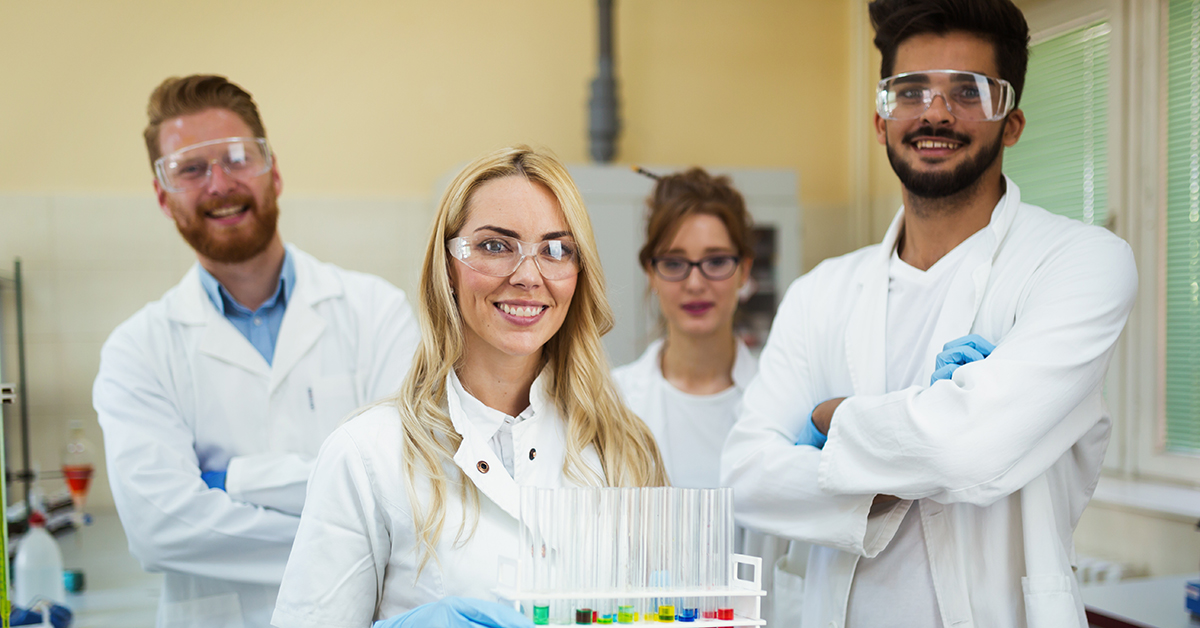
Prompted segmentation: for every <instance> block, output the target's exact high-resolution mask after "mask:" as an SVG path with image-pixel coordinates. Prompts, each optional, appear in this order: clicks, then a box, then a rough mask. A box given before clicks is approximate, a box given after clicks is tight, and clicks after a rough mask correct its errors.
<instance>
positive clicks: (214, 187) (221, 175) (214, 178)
mask: <svg viewBox="0 0 1200 628" xmlns="http://www.w3.org/2000/svg"><path fill="white" fill-rule="evenodd" d="M236 185H237V182H236V181H235V180H234V178H233V177H232V176H230V175H229V173H228V172H225V167H224V166H222V165H221V162H219V161H217V160H215V159H214V160H213V161H210V162H208V184H207V185H205V186H204V189H205V191H207V192H208V193H209V194H211V195H213V196H221V195H223V194H226V193H228V192H230V191H232V190H233V188H234V187H235V186H236Z"/></svg>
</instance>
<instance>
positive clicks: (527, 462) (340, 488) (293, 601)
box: [272, 372, 603, 628]
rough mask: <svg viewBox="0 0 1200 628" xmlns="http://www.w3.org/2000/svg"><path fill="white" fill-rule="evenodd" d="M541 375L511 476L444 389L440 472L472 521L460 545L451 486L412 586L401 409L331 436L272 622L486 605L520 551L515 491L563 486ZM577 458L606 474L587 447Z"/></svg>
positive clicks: (369, 414)
mask: <svg viewBox="0 0 1200 628" xmlns="http://www.w3.org/2000/svg"><path fill="white" fill-rule="evenodd" d="M548 378H549V375H548V373H547V372H543V374H542V375H541V376H540V377H539V378H538V379H537V380H536V381H535V382H534V384H533V387H532V388H531V389H530V406H531V408H532V410H533V416H531V417H529V418H527V419H526V420H524V421H522V422H520V423H517V424H516V425H514V426H513V428H512V430H513V433H512V436H513V450H514V451H515V452H516V456H515V460H514V471H515V475H516V479H514V478H513V477H511V476H509V475H508V472H507V471H505V469H504V464H503V463H502V462H501V460H500V457H499V456H497V455H496V452H495V451H493V450H492V448H491V446H489V444H488V441H489V440H490V439H491V437H492V434H484V433H482V431H481V430H479V429H478V428H477V427H476V426H475V424H474V423H472V421H471V420H470V419H469V418H468V417H467V416H466V414H465V412H464V411H463V407H462V403H461V402H460V401H459V399H458V397H457V396H456V395H455V394H454V392H453V391H454V387H453V385H452V384H451V383H450V382H449V381H447V384H446V389H447V391H449V393H448V394H447V404H448V410H449V413H450V420H451V423H453V425H454V430H455V431H456V432H458V433H459V434H460V435H462V443H461V444H460V445H459V447H458V451H457V453H455V455H454V460H453V462H451V461H447V462H446V473H447V475H448V476H449V477H450V478H451V479H453V478H455V477H457V476H458V469H462V471H463V473H465V474H466V475H467V478H468V479H470V481H471V482H472V483H473V484H474V485H475V487H476V488H477V489H478V490H479V506H480V508H479V520H478V521H479V523H478V527H476V528H474V534H472V535H471V536H470V537H469V538H467V534H468V533H469V532H470V531H471V527H470V526H469V523H470V521H471V519H468V527H467V528H466V531H465V532H464V534H463V539H465V540H463V541H460V542H457V543H456V537H457V536H458V532H459V524H460V522H461V521H462V520H463V504H462V502H461V501H460V500H459V498H458V491H457V489H456V488H455V487H454V486H451V487H450V491H449V495H448V496H447V500H446V502H445V509H446V511H445V516H446V519H445V527H444V528H443V530H442V535H441V537H440V538H439V539H438V541H437V544H436V548H435V550H436V557H435V558H432V559H430V560H429V562H428V563H426V565H425V569H424V571H422V572H421V573H420V576H419V577H418V575H417V568H418V565H419V564H420V560H421V551H422V548H421V547H420V546H418V545H417V541H416V536H415V534H414V532H413V518H412V514H411V513H412V510H411V508H412V506H411V504H412V501H411V496H410V495H409V494H408V491H407V489H406V488H405V481H404V474H405V464H404V461H403V460H402V459H401V451H402V449H401V443H402V441H403V434H402V430H401V424H400V415H399V412H398V410H397V409H396V407H395V406H392V405H381V406H376V407H373V408H370V409H368V410H366V411H365V412H363V413H362V414H361V415H359V416H357V417H355V418H354V419H352V420H350V421H347V422H346V424H345V425H343V426H342V427H340V428H338V429H337V430H336V431H335V432H334V433H333V435H332V436H330V437H329V440H328V441H327V442H326V443H325V445H324V446H323V447H322V448H321V454H320V456H319V457H318V459H317V467H316V469H315V471H314V473H313V477H312V481H311V483H310V484H309V489H308V501H307V503H305V505H304V514H303V516H302V517H301V521H300V531H299V532H298V533H297V535H296V546H295V549H294V551H293V552H292V556H291V559H289V561H288V566H287V572H286V573H285V574H284V577H283V586H282V587H281V589H280V592H279V603H278V605H277V606H276V608H275V615H274V617H273V618H272V622H273V623H274V625H276V626H282V627H285V628H293V627H305V628H318V627H319V628H365V627H367V626H370V624H371V622H372V621H376V620H380V619H386V618H388V617H393V616H395V615H399V614H401V613H404V612H406V611H408V610H410V609H412V608H415V607H417V606H420V605H421V604H426V603H429V602H434V601H437V600H439V599H441V598H443V597H447V596H464V597H473V598H480V599H486V600H495V599H496V597H495V594H494V593H493V590H494V589H495V588H496V586H497V573H498V565H499V562H498V561H499V558H500V557H501V556H506V557H509V558H515V557H516V553H517V546H518V538H517V537H518V525H519V524H518V523H517V517H518V516H519V512H518V508H519V502H520V488H519V487H521V486H538V487H542V488H557V487H560V486H569V485H572V483H571V482H570V481H569V480H567V479H566V478H565V477H564V476H563V461H564V459H565V458H564V457H565V443H566V427H567V426H566V424H565V422H564V421H563V420H562V419H561V418H560V416H559V413H558V410H557V408H556V407H555V405H554V403H553V402H552V400H551V399H549V398H548V397H547V395H546V394H545V390H544V389H543V385H544V381H545V380H546V379H548ZM531 451H535V454H534V455H530V452H531ZM584 459H585V462H586V463H587V464H588V466H589V468H591V469H592V470H594V471H595V472H596V473H597V474H598V477H603V475H602V474H601V466H600V458H599V456H597V455H596V452H595V450H594V449H592V448H591V447H590V446H589V447H588V448H587V449H586V450H584ZM480 462H484V463H486V468H487V471H486V472H484V471H481V468H483V466H482V465H480ZM455 466H457V467H458V468H457V469H456V468H454V467H455ZM417 486H418V490H420V492H421V494H420V495H418V496H417V499H418V500H419V503H421V504H427V503H428V501H429V493H428V484H427V483H424V482H422V481H421V480H420V478H419V476H418V479H417Z"/></svg>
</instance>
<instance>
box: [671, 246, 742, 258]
mask: <svg viewBox="0 0 1200 628" xmlns="http://www.w3.org/2000/svg"><path fill="white" fill-rule="evenodd" d="M662 254H663V255H684V256H685V257H686V255H685V252H684V250H683V249H679V248H675V249H667V250H666V251H663V252H662ZM716 255H734V256H736V255H737V250H736V249H734V248H732V247H728V248H727V247H723V246H710V247H708V248H706V249H704V256H705V257H711V256H716Z"/></svg>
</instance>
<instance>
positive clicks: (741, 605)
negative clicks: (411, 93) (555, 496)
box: [494, 554, 767, 628]
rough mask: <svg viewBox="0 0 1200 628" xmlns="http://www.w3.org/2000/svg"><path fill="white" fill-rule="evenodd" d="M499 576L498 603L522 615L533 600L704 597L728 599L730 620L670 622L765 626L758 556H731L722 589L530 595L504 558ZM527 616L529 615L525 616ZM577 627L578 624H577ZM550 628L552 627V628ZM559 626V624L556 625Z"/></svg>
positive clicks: (637, 622) (512, 561) (698, 625)
mask: <svg viewBox="0 0 1200 628" xmlns="http://www.w3.org/2000/svg"><path fill="white" fill-rule="evenodd" d="M499 564H500V573H499V578H498V582H499V586H497V587H496V589H495V591H494V593H495V594H496V597H497V598H498V599H500V600H504V601H509V602H512V605H513V609H514V610H516V611H517V612H525V611H529V610H531V609H532V605H533V602H534V600H537V601H551V600H555V601H557V600H573V601H586V602H591V601H600V600H646V599H653V598H667V599H674V598H705V597H728V598H729V600H730V603H731V604H732V606H733V618H732V619H708V618H697V619H696V620H695V621H692V622H682V621H676V620H672V621H673V622H675V623H680V624H682V625H683V626H688V627H692V626H695V627H696V628H703V627H712V628H717V627H738V628H740V627H742V626H765V625H766V624H767V622H766V621H765V620H763V619H761V617H762V597H763V596H764V595H766V594H767V592H766V591H763V590H762V559H761V558H759V557H757V556H747V555H745V554H734V555H733V562H732V563H731V564H730V569H731V570H732V572H733V574H734V575H733V578H732V580H731V582H730V584H731V586H729V587H728V588H724V589H666V590H659V591H596V590H588V591H531V590H522V589H521V588H520V587H519V586H517V583H518V582H519V579H518V577H517V561H516V560H515V559H512V558H508V557H506V556H502V557H500V563H499ZM739 565H748V566H750V567H751V568H752V569H753V572H754V577H753V578H746V579H743V578H740V577H739V576H738V575H737V574H738V573H739V569H738V566H739ZM525 614H526V615H530V614H531V613H530V612H525ZM588 623H590V624H598V623H600V622H599V621H594V619H593V621H589V622H588ZM613 623H614V624H615V625H642V626H644V625H647V624H652V623H653V624H659V623H664V622H662V621H660V620H659V619H658V618H654V619H651V620H646V619H644V618H642V617H640V616H639V617H635V618H634V621H632V622H621V621H617V622H613ZM576 624H578V622H576ZM552 625H553V624H552ZM558 625H562V624H558Z"/></svg>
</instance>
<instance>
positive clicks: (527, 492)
mask: <svg viewBox="0 0 1200 628" xmlns="http://www.w3.org/2000/svg"><path fill="white" fill-rule="evenodd" d="M517 521H518V523H517V527H518V528H519V529H518V530H517V532H518V534H519V535H520V539H521V540H520V543H521V544H520V545H519V546H518V547H520V551H519V552H518V554H517V590H519V591H531V590H533V587H534V584H533V572H534V569H535V567H534V556H535V555H536V550H535V546H536V545H537V541H536V540H535V539H534V537H535V536H536V534H535V533H534V530H535V529H536V527H537V487H535V486H522V487H521V493H520V501H519V502H518V504H517ZM522 610H523V611H524V612H525V616H526V617H527V618H529V619H533V608H532V607H525V605H522Z"/></svg>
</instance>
